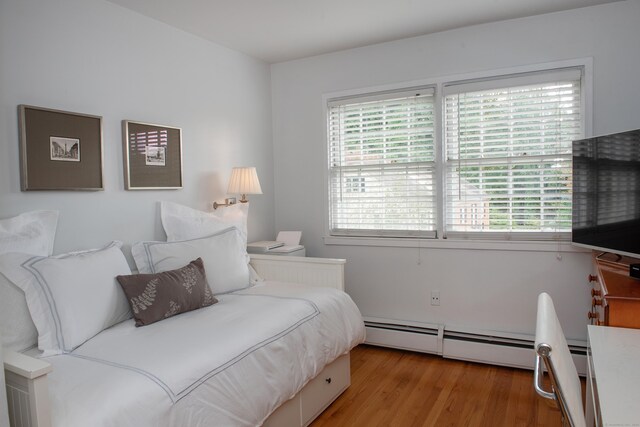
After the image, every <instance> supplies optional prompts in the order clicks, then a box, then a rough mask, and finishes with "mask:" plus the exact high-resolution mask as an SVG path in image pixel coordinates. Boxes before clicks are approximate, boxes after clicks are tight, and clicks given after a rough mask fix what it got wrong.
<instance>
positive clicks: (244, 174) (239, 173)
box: [213, 167, 262, 209]
mask: <svg viewBox="0 0 640 427" xmlns="http://www.w3.org/2000/svg"><path fill="white" fill-rule="evenodd" d="M227 193H228V194H240V195H241V196H242V197H241V198H240V203H247V202H248V200H247V194H262V188H260V181H259V180H258V174H257V173H256V168H255V167H242V168H233V169H232V170H231V176H230V177H229V187H228V188H227ZM232 204H233V203H230V201H229V199H227V200H225V203H216V202H214V203H213V209H218V207H219V206H229V205H232Z"/></svg>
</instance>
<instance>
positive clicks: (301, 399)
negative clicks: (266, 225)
mask: <svg viewBox="0 0 640 427" xmlns="http://www.w3.org/2000/svg"><path fill="white" fill-rule="evenodd" d="M344 265H345V260H343V259H328V258H303V257H284V256H274V255H251V266H252V267H253V268H254V269H255V270H256V272H257V273H258V275H260V277H262V278H263V279H265V280H277V281H281V282H289V283H299V284H303V285H311V286H325V287H332V288H337V289H340V290H344ZM0 361H1V359H0ZM51 370H52V367H51V365H50V364H49V363H47V362H45V361H44V360H40V359H35V358H33V357H29V356H26V355H24V354H20V353H16V352H14V351H6V350H5V351H4V373H5V381H6V390H7V401H8V406H9V419H10V425H11V426H12V427H50V426H51V416H50V406H49V389H48V382H47V374H48V373H49V372H51ZM350 374H351V371H350V364H349V354H345V355H343V356H341V357H339V358H338V359H336V360H335V361H334V362H333V363H331V364H329V365H327V366H326V367H325V368H324V370H323V371H322V372H321V373H320V374H319V375H318V376H316V377H315V378H314V379H312V380H311V381H309V383H307V385H306V386H305V387H304V388H303V389H302V390H300V392H299V393H298V394H297V395H295V396H294V397H293V398H292V399H290V400H289V401H287V402H285V403H284V404H282V405H281V406H280V407H279V408H278V409H276V411H275V412H274V413H273V414H271V415H270V416H269V418H267V420H266V421H265V424H264V425H265V426H270V427H274V426H303V427H305V426H308V425H309V424H311V422H312V421H313V420H314V419H315V418H316V417H317V416H318V415H320V413H322V411H324V410H325V409H326V408H327V407H328V406H329V405H330V404H331V403H332V402H333V401H334V400H335V399H336V398H337V397H338V396H339V395H340V394H341V393H342V392H343V391H344V390H346V389H347V387H349V385H350V384H351V375H350ZM0 385H1V384H0Z"/></svg>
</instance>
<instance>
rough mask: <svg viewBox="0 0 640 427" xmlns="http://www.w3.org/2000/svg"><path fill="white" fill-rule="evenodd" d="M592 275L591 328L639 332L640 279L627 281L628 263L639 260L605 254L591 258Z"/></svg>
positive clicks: (590, 279) (590, 277)
mask: <svg viewBox="0 0 640 427" xmlns="http://www.w3.org/2000/svg"><path fill="white" fill-rule="evenodd" d="M593 261H594V266H595V273H596V274H595V275H589V282H591V283H592V284H593V288H592V289H591V296H592V301H591V311H590V312H589V313H588V318H589V320H590V322H591V324H592V325H604V326H618V327H622V328H640V279H634V278H632V277H629V263H637V262H640V260H638V259H634V258H629V257H622V258H620V259H618V257H617V256H616V255H613V254H605V255H602V256H599V257H596V256H594V260H593Z"/></svg>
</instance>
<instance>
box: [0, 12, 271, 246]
mask: <svg viewBox="0 0 640 427" xmlns="http://www.w3.org/2000/svg"><path fill="white" fill-rule="evenodd" d="M270 90H271V89H270V70H269V66H268V65H267V64H265V63H263V62H261V61H258V60H255V59H253V58H250V57H248V56H245V55H243V54H240V53H237V52H234V51H232V50H229V49H226V48H223V47H221V46H218V45H216V44H213V43H210V42H208V41H205V40H203V39H201V38H198V37H196V36H193V35H190V34H187V33H184V32H182V31H180V30H177V29H175V28H172V27H169V26H167V25H165V24H163V23H160V22H158V21H154V20H152V19H149V18H146V17H143V16H142V15H139V14H136V13H134V12H131V11H129V10H127V9H124V8H121V7H120V6H116V5H114V4H112V3H109V2H106V1H102V0H57V1H46V0H2V2H1V3H0V218H4V217H8V216H11V215H14V214H17V213H20V212H24V211H27V210H31V209H57V210H59V211H60V222H59V227H58V235H57V238H56V246H55V251H56V252H57V253H60V252H66V251H68V250H73V249H81V248H89V247H95V246H97V245H101V244H103V243H105V242H107V241H110V240H113V239H119V240H123V241H125V242H133V241H136V240H150V239H162V238H164V234H163V231H162V226H161V224H160V221H159V215H158V209H157V201H160V200H170V201H175V202H178V203H183V204H186V205H189V206H192V207H194V208H198V209H202V210H207V208H208V204H209V203H210V202H211V201H213V200H220V199H223V198H224V197H225V192H226V186H227V180H228V177H229V173H230V170H231V167H233V166H256V167H257V170H258V175H259V178H260V181H261V184H262V189H263V192H264V195H262V196H253V197H250V198H251V201H252V203H251V213H250V216H249V237H250V239H265V238H268V237H271V236H272V235H273V232H274V221H275V220H274V208H273V146H272V140H271V95H270ZM18 104H29V105H35V106H41V107H48V108H54V109H60V110H67V111H75V112H81V113H87V114H94V115H100V116H103V134H104V137H103V146H104V182H105V190H104V191H99V192H77V193H74V192H60V191H54V192H42V191H39V192H21V191H20V172H19V163H18V125H17V123H18V121H17V106H18ZM123 119H130V120H136V121H143V122H150V123H160V124H166V125H169V126H176V127H181V128H182V130H183V153H184V161H183V171H184V188H183V189H181V190H171V191H125V190H124V184H123V164H122V136H121V121H122V120H123Z"/></svg>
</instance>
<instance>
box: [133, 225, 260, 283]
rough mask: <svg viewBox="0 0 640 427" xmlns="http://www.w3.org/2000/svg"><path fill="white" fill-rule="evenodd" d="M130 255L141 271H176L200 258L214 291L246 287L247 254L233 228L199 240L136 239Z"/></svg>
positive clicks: (247, 278)
mask: <svg viewBox="0 0 640 427" xmlns="http://www.w3.org/2000/svg"><path fill="white" fill-rule="evenodd" d="M131 254H132V255H133V259H134V260H135V261H136V265H137V266H138V271H139V272H140V273H161V272H163V271H168V270H175V269H177V268H180V267H183V266H184V265H186V264H188V263H189V262H191V261H193V260H194V259H197V258H198V257H200V258H202V261H203V262H204V270H205V273H206V275H207V282H209V286H210V287H211V291H212V292H213V293H214V294H222V293H227V292H233V291H237V290H238V289H244V288H246V287H248V286H249V264H248V263H249V256H248V255H247V249H246V246H245V244H244V241H243V239H242V235H241V233H240V231H239V230H238V229H237V228H235V227H230V228H227V229H225V230H223V231H220V232H218V233H216V234H212V235H211V236H207V237H201V238H198V239H190V240H181V241H176V242H138V243H136V244H134V245H133V246H132V247H131Z"/></svg>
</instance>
